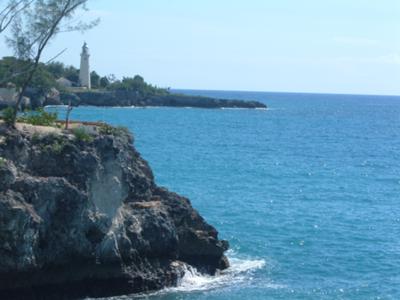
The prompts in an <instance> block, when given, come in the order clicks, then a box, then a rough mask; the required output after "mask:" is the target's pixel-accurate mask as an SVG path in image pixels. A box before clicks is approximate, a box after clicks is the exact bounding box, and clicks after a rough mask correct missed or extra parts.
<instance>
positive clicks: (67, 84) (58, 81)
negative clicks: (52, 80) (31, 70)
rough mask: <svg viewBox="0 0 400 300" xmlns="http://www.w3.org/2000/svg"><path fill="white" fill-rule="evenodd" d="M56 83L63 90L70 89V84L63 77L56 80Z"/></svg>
mask: <svg viewBox="0 0 400 300" xmlns="http://www.w3.org/2000/svg"><path fill="white" fill-rule="evenodd" d="M57 83H58V84H59V85H61V86H62V87H65V88H70V87H72V82H71V81H70V80H68V79H67V78H65V77H61V78H58V79H57Z"/></svg>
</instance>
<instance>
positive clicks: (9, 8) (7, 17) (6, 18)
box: [0, 0, 34, 33]
mask: <svg viewBox="0 0 400 300" xmlns="http://www.w3.org/2000/svg"><path fill="white" fill-rule="evenodd" d="M33 1H34V0H9V1H7V4H5V6H4V7H3V8H1V9H0V33H2V32H3V31H4V30H6V28H7V27H8V26H9V25H10V24H11V23H12V22H13V21H14V19H15V18H16V17H17V16H18V14H20V13H21V12H22V11H23V10H25V9H27V8H28V7H29V5H31V4H32V3H33ZM3 2H6V1H0V4H1V3H3Z"/></svg>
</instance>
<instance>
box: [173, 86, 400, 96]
mask: <svg viewBox="0 0 400 300" xmlns="http://www.w3.org/2000/svg"><path fill="white" fill-rule="evenodd" d="M170 89H171V90H176V91H206V92H244V93H273V94H304V95H338V96H378V97H400V94H398V95H395V94H357V93H341V92H287V91H265V90H264V91H260V90H227V89H220V90H219V89H199V88H194V89H191V88H170Z"/></svg>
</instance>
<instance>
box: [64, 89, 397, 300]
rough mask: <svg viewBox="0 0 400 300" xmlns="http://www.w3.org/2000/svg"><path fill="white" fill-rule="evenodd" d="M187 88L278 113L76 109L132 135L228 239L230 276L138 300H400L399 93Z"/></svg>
mask: <svg viewBox="0 0 400 300" xmlns="http://www.w3.org/2000/svg"><path fill="white" fill-rule="evenodd" d="M185 92H187V93H196V94H203V95H211V96H218V97H231V98H239V99H251V100H260V101H263V102H265V103H267V104H268V105H269V109H268V110H242V109H235V110H230V109H227V110H206V109H189V108H188V109H175V108H148V109H135V108H89V107H81V108H78V109H75V110H74V111H73V113H72V117H73V118H75V119H84V120H104V121H107V122H110V123H113V124H116V125H123V126H127V127H129V128H130V129H131V130H132V131H133V132H134V134H135V141H136V146H137V148H138V149H139V151H140V152H141V154H142V155H143V157H144V158H145V159H147V160H148V161H149V162H150V165H151V167H152V168H153V171H154V173H155V175H156V180H157V183H158V184H160V185H164V186H167V187H168V188H170V189H171V190H173V191H176V192H178V193H181V194H183V195H186V196H188V197H189V198H190V199H191V200H192V203H193V205H194V206H195V207H196V208H197V209H198V210H199V211H200V212H201V214H202V215H203V216H204V217H205V218H206V219H207V221H208V222H210V223H211V224H213V225H215V226H216V227H217V228H218V230H219V232H220V235H221V236H222V237H223V238H225V239H227V240H229V241H230V244H231V248H232V250H231V251H230V252H229V253H228V255H229V257H230V258H231V261H232V265H233V266H232V268H231V269H230V270H228V271H227V272H225V273H224V274H222V275H220V276H218V277H216V278H211V277H204V276H200V275H199V274H196V273H195V272H192V273H189V272H188V274H187V276H186V277H185V278H184V280H183V282H182V285H181V286H180V287H178V288H176V289H169V290H165V291H162V292H160V293H156V294H153V295H143V296H140V297H137V296H136V297H135V299H137V298H138V299H141V298H143V299H154V300H155V299H216V300H217V299H218V300H219V299H400V204H399V200H400V199H399V198H400V197H399V196H400V97H397V98H396V97H376V96H342V95H306V94H273V93H241V92H205V91H200V92H199V91H185ZM115 299H133V297H126V298H123V297H122V298H121V297H119V298H115Z"/></svg>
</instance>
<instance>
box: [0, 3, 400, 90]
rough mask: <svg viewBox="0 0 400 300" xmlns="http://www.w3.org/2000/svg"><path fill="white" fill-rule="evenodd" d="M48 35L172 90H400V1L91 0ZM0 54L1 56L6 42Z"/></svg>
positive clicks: (69, 58) (58, 45) (67, 57)
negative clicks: (64, 27)
mask: <svg viewBox="0 0 400 300" xmlns="http://www.w3.org/2000/svg"><path fill="white" fill-rule="evenodd" d="M89 8H90V12H88V13H86V15H82V16H84V17H87V16H91V17H94V16H99V17H101V20H102V21H101V24H100V25H99V26H98V27H97V28H95V29H93V30H91V31H89V32H87V33H84V34H80V33H68V34H63V35H60V36H59V37H58V38H57V39H56V40H54V41H53V43H52V45H51V47H50V48H49V51H48V52H47V53H46V56H47V57H51V56H52V55H53V54H54V53H57V51H58V50H60V49H63V48H68V50H67V52H66V53H65V54H63V56H62V57H60V60H61V61H63V62H65V63H67V64H73V65H75V66H78V65H79V52H80V47H81V46H82V43H83V41H84V40H86V41H87V42H88V45H89V48H90V51H91V54H92V56H91V65H92V67H93V69H95V70H97V71H98V73H101V74H110V73H114V74H115V75H117V76H118V77H121V76H128V75H135V74H141V75H142V76H144V77H145V79H146V80H147V81H149V82H151V83H153V84H156V85H158V86H162V87H172V88H189V89H190V88H195V89H224V90H258V91H288V92H329V93H362V94H397V95H400V0H301V1H296V0H279V1H278V0H247V1H245V0H240V1H239V0H201V1H200V0H198V1H194V0H193V1H192V0H191V1H188V0H169V1H165V0H146V1H139V0H113V1H110V0H91V1H89ZM0 51H1V53H4V54H6V53H7V51H6V50H5V47H4V45H1V46H0Z"/></svg>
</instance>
